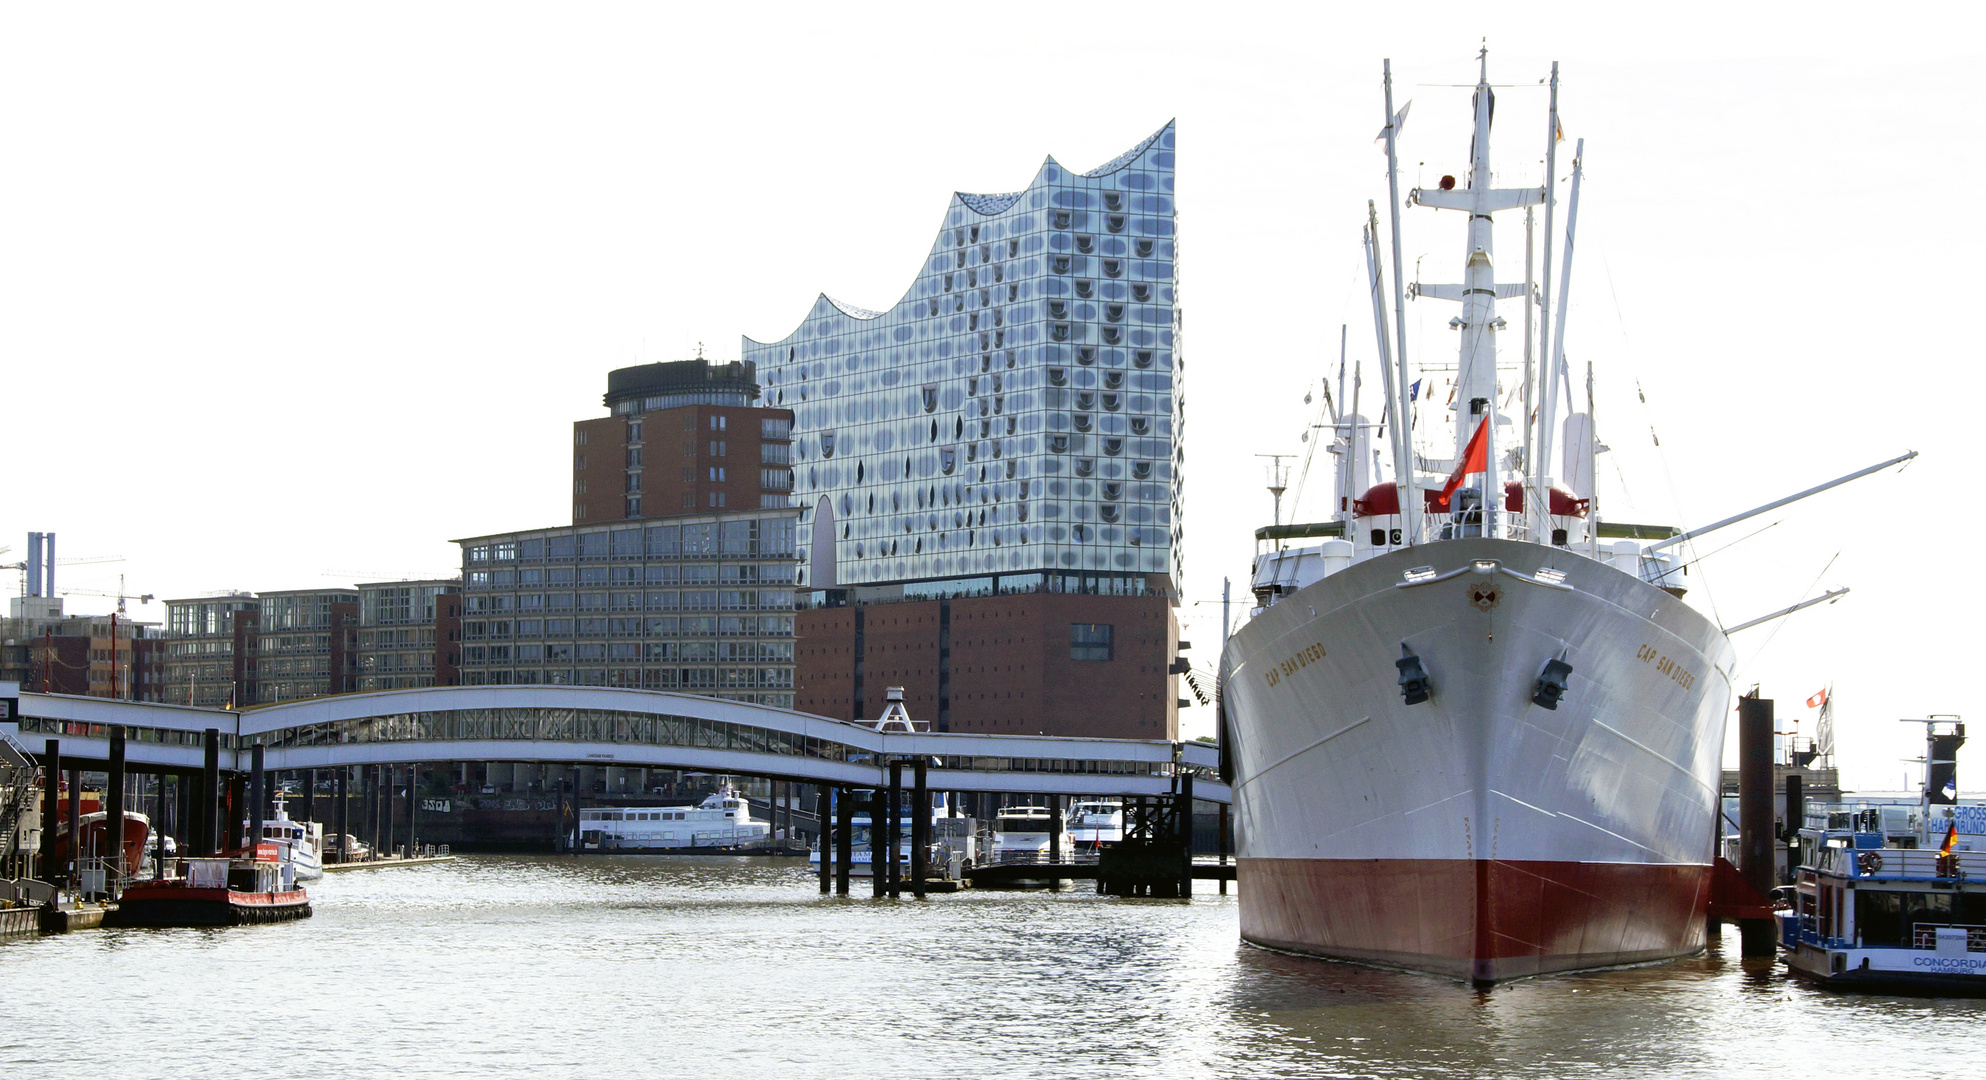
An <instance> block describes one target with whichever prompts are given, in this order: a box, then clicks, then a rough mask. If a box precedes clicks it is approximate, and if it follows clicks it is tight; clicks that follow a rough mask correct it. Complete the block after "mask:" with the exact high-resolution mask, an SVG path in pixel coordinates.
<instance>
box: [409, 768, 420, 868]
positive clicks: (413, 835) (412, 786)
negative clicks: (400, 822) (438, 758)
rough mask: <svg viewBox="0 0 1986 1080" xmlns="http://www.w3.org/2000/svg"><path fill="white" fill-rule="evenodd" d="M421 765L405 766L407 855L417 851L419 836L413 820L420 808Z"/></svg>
mask: <svg viewBox="0 0 1986 1080" xmlns="http://www.w3.org/2000/svg"><path fill="white" fill-rule="evenodd" d="M420 781H421V767H420V765H419V764H418V763H416V764H413V765H409V766H407V857H408V858H410V859H411V858H413V857H414V856H415V855H416V854H418V853H419V850H420V848H419V845H420V836H419V834H418V833H417V832H416V831H415V826H414V822H415V820H416V819H417V818H418V817H419V815H420V810H421V783H420Z"/></svg>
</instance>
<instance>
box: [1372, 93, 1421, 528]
mask: <svg viewBox="0 0 1986 1080" xmlns="http://www.w3.org/2000/svg"><path fill="white" fill-rule="evenodd" d="M1385 75H1386V191H1387V201H1386V206H1387V208H1388V210H1389V211H1390V212H1391V213H1392V215H1393V319H1394V323H1395V326H1394V331H1395V333H1396V334H1397V335H1398V341H1399V346H1400V347H1399V349H1398V351H1397V352H1395V354H1394V357H1393V362H1394V363H1395V364H1397V365H1399V370H1400V374H1399V378H1398V380H1397V382H1398V383H1399V386H1398V390H1399V392H1400V393H1401V394H1404V393H1405V392H1406V389H1407V385H1408V383H1407V297H1406V288H1407V287H1406V282H1405V280H1404V279H1403V277H1402V270H1401V266H1400V162H1399V155H1398V154H1397V153H1396V146H1395V144H1396V143H1397V142H1398V141H1399V138H1400V125H1401V123H1402V122H1403V121H1404V120H1405V117H1402V116H1400V115H1398V114H1396V113H1394V111H1393V61H1392V60H1390V59H1389V60H1387V61H1385ZM1378 242H1379V234H1378V226H1377V223H1376V222H1375V224H1374V231H1373V244H1374V248H1375V250H1374V252H1373V254H1374V255H1375V256H1376V255H1377V254H1378V251H1377V246H1378ZM1388 381H1389V382H1392V381H1396V380H1391V379H1389V380H1388ZM1387 397H1388V398H1389V399H1391V400H1392V401H1393V402H1394V403H1395V404H1396V405H1397V406H1398V407H1399V414H1398V415H1399V418H1398V420H1396V421H1395V423H1394V425H1393V427H1394V445H1395V446H1397V447H1399V448H1400V449H1399V450H1398V451H1396V453H1395V456H1394V458H1393V471H1394V472H1396V473H1398V474H1399V482H1400V513H1401V515H1402V518H1401V523H1402V524H1403V525H1405V526H1406V530H1407V531H1406V534H1405V540H1406V542H1407V543H1408V545H1410V546H1411V545H1413V544H1417V543H1419V542H1420V538H1421V499H1420V484H1419V482H1418V481H1417V480H1416V478H1415V475H1414V474H1415V469H1414V439H1413V413H1412V412H1411V411H1410V410H1409V409H1408V408H1407V403H1406V401H1405V399H1404V398H1402V397H1395V396H1394V394H1393V393H1392V392H1391V391H1390V390H1389V392H1388V394H1387Z"/></svg>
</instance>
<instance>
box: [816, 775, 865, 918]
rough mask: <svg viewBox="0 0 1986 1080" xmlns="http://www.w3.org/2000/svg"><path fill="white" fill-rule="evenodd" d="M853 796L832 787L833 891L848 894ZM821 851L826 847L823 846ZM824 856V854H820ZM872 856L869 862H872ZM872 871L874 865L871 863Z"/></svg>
mask: <svg viewBox="0 0 1986 1080" xmlns="http://www.w3.org/2000/svg"><path fill="white" fill-rule="evenodd" d="M854 836H855V798H854V796H853V795H851V794H850V793H849V790H848V789H847V788H845V787H838V788H835V789H834V867H835V869H834V891H835V894H836V895H837V896H847V895H848V873H849V871H850V869H852V868H853V867H854V865H855V845H854V842H853V840H854ZM822 850H823V851H825V850H826V849H825V848H823V849H822ZM822 857H823V858H826V856H825V855H823V856H822ZM873 861H874V860H873V857H872V859H871V862H872V863H873ZM870 869H871V870H872V871H873V870H874V869H875V867H874V866H873V865H872V866H871V867H870Z"/></svg>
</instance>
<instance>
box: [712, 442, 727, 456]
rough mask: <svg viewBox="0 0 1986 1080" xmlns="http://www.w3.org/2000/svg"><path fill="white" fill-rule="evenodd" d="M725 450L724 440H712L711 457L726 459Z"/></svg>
mask: <svg viewBox="0 0 1986 1080" xmlns="http://www.w3.org/2000/svg"><path fill="white" fill-rule="evenodd" d="M724 450H725V443H724V440H722V439H712V440H710V456H711V457H724V456H725V453H724Z"/></svg>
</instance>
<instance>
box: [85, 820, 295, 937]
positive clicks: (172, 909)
mask: <svg viewBox="0 0 1986 1080" xmlns="http://www.w3.org/2000/svg"><path fill="white" fill-rule="evenodd" d="M178 869H179V874H178V876H175V877H161V878H155V879H153V880H150V881H144V880H139V881H133V882H131V883H130V884H128V885H126V886H125V887H124V894H123V895H122V896H121V897H120V898H119V900H118V905H117V909H116V910H115V911H113V912H111V914H110V916H109V918H108V919H107V920H106V921H108V922H110V923H111V925H114V926H240V925H244V924H248V923H272V922H287V921H289V920H291V919H307V918H309V917H310V897H309V896H308V895H307V894H306V893H305V892H304V889H303V886H301V885H298V884H297V882H296V864H294V863H292V862H288V861H286V860H285V859H284V858H283V853H282V851H281V849H280V846H279V845H278V844H276V843H273V842H269V841H264V842H261V843H257V844H256V845H255V846H254V847H253V848H252V849H243V850H241V851H237V852H235V853H234V854H233V855H232V856H218V857H214V858H190V859H181V860H180V861H179V866H178Z"/></svg>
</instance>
